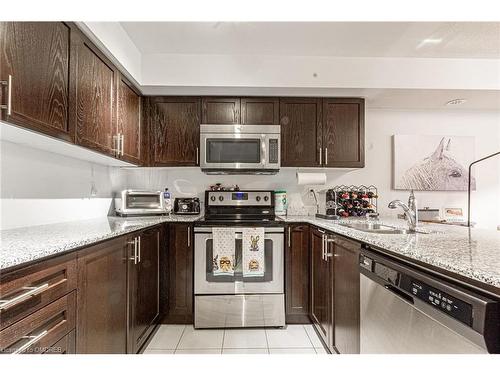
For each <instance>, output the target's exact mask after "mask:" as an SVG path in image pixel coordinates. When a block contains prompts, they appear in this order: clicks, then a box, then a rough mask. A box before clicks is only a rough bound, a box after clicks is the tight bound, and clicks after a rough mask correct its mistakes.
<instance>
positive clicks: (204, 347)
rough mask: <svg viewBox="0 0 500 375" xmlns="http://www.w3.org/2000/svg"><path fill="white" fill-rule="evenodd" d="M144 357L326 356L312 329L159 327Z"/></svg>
mask: <svg viewBox="0 0 500 375" xmlns="http://www.w3.org/2000/svg"><path fill="white" fill-rule="evenodd" d="M144 354H326V351H325V349H324V348H323V346H322V345H321V342H320V340H319V338H318V336H317V335H316V332H315V331H314V328H313V326H312V325H301V324H294V325H289V326H287V327H286V328H284V329H276V328H269V329H263V328H261V329H259V328H246V329H198V330H195V329H194V328H193V326H192V325H177V324H166V325H162V326H160V328H159V329H158V331H157V332H156V334H155V336H154V337H153V339H152V340H151V342H150V343H149V345H148V347H147V348H146V350H145V351H144Z"/></svg>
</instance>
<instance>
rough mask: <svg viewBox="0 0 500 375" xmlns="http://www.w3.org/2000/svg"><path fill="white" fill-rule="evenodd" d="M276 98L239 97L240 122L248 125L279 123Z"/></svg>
mask: <svg viewBox="0 0 500 375" xmlns="http://www.w3.org/2000/svg"><path fill="white" fill-rule="evenodd" d="M279 117H280V101H279V99H278V98H241V123H242V124H248V125H279V123H280V119H279Z"/></svg>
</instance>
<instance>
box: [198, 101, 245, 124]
mask: <svg viewBox="0 0 500 375" xmlns="http://www.w3.org/2000/svg"><path fill="white" fill-rule="evenodd" d="M239 123H240V98H225V97H204V98H203V99H202V124H239Z"/></svg>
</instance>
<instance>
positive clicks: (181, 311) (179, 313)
mask: <svg viewBox="0 0 500 375" xmlns="http://www.w3.org/2000/svg"><path fill="white" fill-rule="evenodd" d="M192 233H193V231H192V227H191V225H190V224H171V225H170V228H169V234H170V236H169V246H168V263H169V265H168V267H169V268H168V269H169V283H168V313H167V315H166V317H165V318H164V321H163V323H171V324H192V323H193V298H194V297H193V272H194V271H193V238H192Z"/></svg>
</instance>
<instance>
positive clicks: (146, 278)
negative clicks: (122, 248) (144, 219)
mask: <svg viewBox="0 0 500 375" xmlns="http://www.w3.org/2000/svg"><path fill="white" fill-rule="evenodd" d="M160 234H161V231H160V227H154V228H151V229H147V230H145V231H143V232H141V233H139V234H138V235H137V236H136V237H134V238H135V239H137V240H136V241H137V243H138V245H137V246H138V257H137V261H132V262H129V276H128V280H129V301H130V302H129V339H128V346H129V348H128V352H129V353H137V352H138V351H139V349H140V348H141V346H142V345H143V344H144V342H145V341H146V340H147V338H148V336H149V334H150V333H151V331H152V330H153V329H154V324H155V322H156V320H157V318H158V316H159V314H160V290H159V286H160V274H159V272H160V269H159V266H160V264H159V256H160V246H161V236H160Z"/></svg>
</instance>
